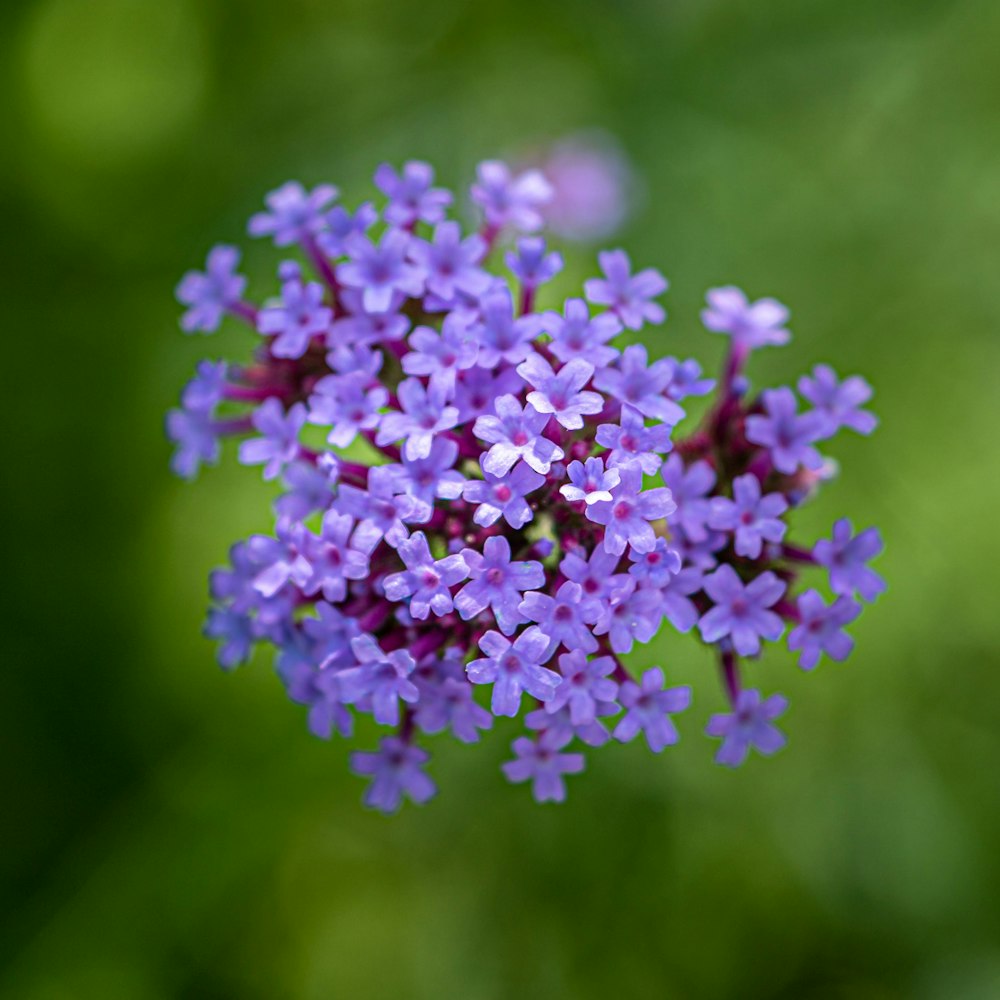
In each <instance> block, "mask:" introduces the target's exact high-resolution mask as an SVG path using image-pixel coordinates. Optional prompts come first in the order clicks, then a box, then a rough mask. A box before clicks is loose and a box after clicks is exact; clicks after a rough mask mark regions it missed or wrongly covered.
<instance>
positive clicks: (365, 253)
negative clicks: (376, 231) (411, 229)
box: [337, 229, 424, 312]
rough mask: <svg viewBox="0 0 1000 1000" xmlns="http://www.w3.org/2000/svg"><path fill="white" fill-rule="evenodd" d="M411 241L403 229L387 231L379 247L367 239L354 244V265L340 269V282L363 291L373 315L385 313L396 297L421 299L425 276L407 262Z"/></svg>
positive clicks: (349, 264) (352, 249) (352, 247)
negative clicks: (396, 293)
mask: <svg viewBox="0 0 1000 1000" xmlns="http://www.w3.org/2000/svg"><path fill="white" fill-rule="evenodd" d="M410 242H411V237H410V236H409V234H408V233H405V232H403V230H401V229H387V230H386V231H385V233H384V234H383V235H382V239H381V241H380V242H379V243H378V244H377V245H376V244H374V243H372V241H371V240H369V239H368V238H367V237H366V236H358V237H356V238H355V239H353V240H352V241H351V244H350V247H349V248H348V252H349V254H350V258H351V259H350V261H349V262H348V263H346V264H341V265H340V266H339V267H338V268H337V278H338V279H339V280H340V281H341V282H342V283H343V284H345V285H347V287H348V288H359V289H361V290H362V302H363V303H364V307H365V309H366V310H368V311H369V312H383V311H385V310H387V309H388V308H389V306H390V305H391V304H392V298H393V293H395V292H401V293H403V294H404V295H412V296H416V295H420V294H421V293H422V292H423V289H424V275H423V271H422V270H421V269H420V268H419V267H415V266H414V265H413V264H411V263H410V262H409V261H408V260H407V254H408V252H409V249H410Z"/></svg>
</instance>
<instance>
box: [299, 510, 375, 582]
mask: <svg viewBox="0 0 1000 1000" xmlns="http://www.w3.org/2000/svg"><path fill="white" fill-rule="evenodd" d="M353 528H354V519H353V518H352V517H351V516H350V515H349V514H340V513H338V512H337V511H336V510H328V511H327V512H326V513H325V514H324V515H323V524H322V527H321V529H320V533H319V535H318V536H315V535H306V536H305V539H306V543H305V545H304V547H303V548H304V551H303V552H302V557H303V558H304V559H305V561H306V563H307V564H308V567H309V575H308V576H307V577H306V578H305V579H304V580H303V581H302V582H301V587H302V591H303V593H305V594H307V595H312V594H316V593H318V592H320V591H322V593H323V596H324V597H325V598H326V599H327V600H328V601H342V600H343V599H344V598H345V597H346V596H347V581H348V580H363V579H364V578H365V577H366V576H368V556H367V555H365V553H364V552H359V551H358V550H357V549H355V548H352V547H351V545H350V538H351V531H352V530H353Z"/></svg>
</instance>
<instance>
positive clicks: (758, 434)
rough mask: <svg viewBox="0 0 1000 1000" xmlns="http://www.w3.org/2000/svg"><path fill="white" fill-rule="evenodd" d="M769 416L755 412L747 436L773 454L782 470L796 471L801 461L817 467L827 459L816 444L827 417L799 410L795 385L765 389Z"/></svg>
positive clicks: (748, 426)
mask: <svg viewBox="0 0 1000 1000" xmlns="http://www.w3.org/2000/svg"><path fill="white" fill-rule="evenodd" d="M762 396H763V399H764V409H765V410H766V411H767V415H766V416H762V415H760V414H752V415H751V416H749V417H747V419H746V434H747V440H749V441H752V442H753V443H754V444H759V445H761V446H762V447H764V448H767V450H768V451H769V452H770V454H771V461H773V462H774V467H775V468H776V469H777V470H778V471H779V472H784V473H786V474H787V475H791V474H792V473H794V472H795V471H796V470H797V469H798V468H799V466H800V465H803V466H805V467H806V468H807V469H811V470H816V469H819V468H820V467H821V466H822V465H823V459H822V457H821V455H820V454H819V452H818V451H816V449H815V448H814V447H813V446H812V443H813V442H814V441H818V440H819V439H820V438H821V437H822V436H823V418H822V417H821V416H820V414H818V413H816V412H812V413H802V414H798V413H796V410H797V409H798V404H797V402H796V401H795V394H794V393H793V392H792V390H791V389H789V388H787V387H785V386H783V387H782V388H780V389H767V390H765V391H764V392H763V393H762Z"/></svg>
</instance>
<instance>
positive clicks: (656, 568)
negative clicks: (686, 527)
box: [628, 538, 681, 587]
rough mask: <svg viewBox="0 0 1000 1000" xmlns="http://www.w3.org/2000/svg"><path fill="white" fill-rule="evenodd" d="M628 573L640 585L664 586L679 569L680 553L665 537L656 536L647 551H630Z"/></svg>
mask: <svg viewBox="0 0 1000 1000" xmlns="http://www.w3.org/2000/svg"><path fill="white" fill-rule="evenodd" d="M628 557H629V559H631V560H632V565H631V566H629V568H628V571H629V575H630V576H631V577H632V578H633V579H634V580H635V581H636V582H637V583H638V584H640V585H641V586H648V587H665V586H666V585H667V584H668V583H669V582H670V580H671V578H672V577H675V576H676V575H677V574H678V573H679V572H680V571H681V555H680V553H679V552H678V551H677V550H676V549H672V548H670V543H669V542H668V541H667V540H666V539H665V538H657V539H656V545H654V546H653V548H652V549H650V550H649V552H635V551H631V552H629V554H628Z"/></svg>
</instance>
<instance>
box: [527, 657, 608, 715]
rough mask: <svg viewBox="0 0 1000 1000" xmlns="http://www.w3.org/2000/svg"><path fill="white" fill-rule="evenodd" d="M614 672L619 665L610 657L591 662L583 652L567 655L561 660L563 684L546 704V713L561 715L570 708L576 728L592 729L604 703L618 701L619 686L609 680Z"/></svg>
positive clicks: (560, 670)
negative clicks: (591, 725) (599, 708)
mask: <svg viewBox="0 0 1000 1000" xmlns="http://www.w3.org/2000/svg"><path fill="white" fill-rule="evenodd" d="M614 669H615V661H614V660H613V659H612V658H611V657H610V656H597V657H595V658H594V659H592V660H588V659H587V654H586V653H584V652H583V651H582V650H580V649H574V650H572V651H570V652H569V653H563V654H562V656H560V657H559V672H560V673H561V674H562V681H561V683H560V684H559V687H557V688H556V690H555V693H554V694H553V695H552V697H551V698H550V699H549V700H548V701H547V702H546V703H545V710H546V711H547V712H558V711H559V710H560V709H561V708H564V707H568V708H569V715H570V721H571V723H572V724H573V725H574V726H586V725H589V724H590V723H592V722H593V721H594V720H595V718H596V716H597V710H598V707H599V705H600V703H601V702H610V701H614V700H615V697H616V696H617V694H618V685H617V684H616V683H615V682H614V681H613V680H610V679H609V677H608V675H609V674H610V673H612V672H613V671H614Z"/></svg>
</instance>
